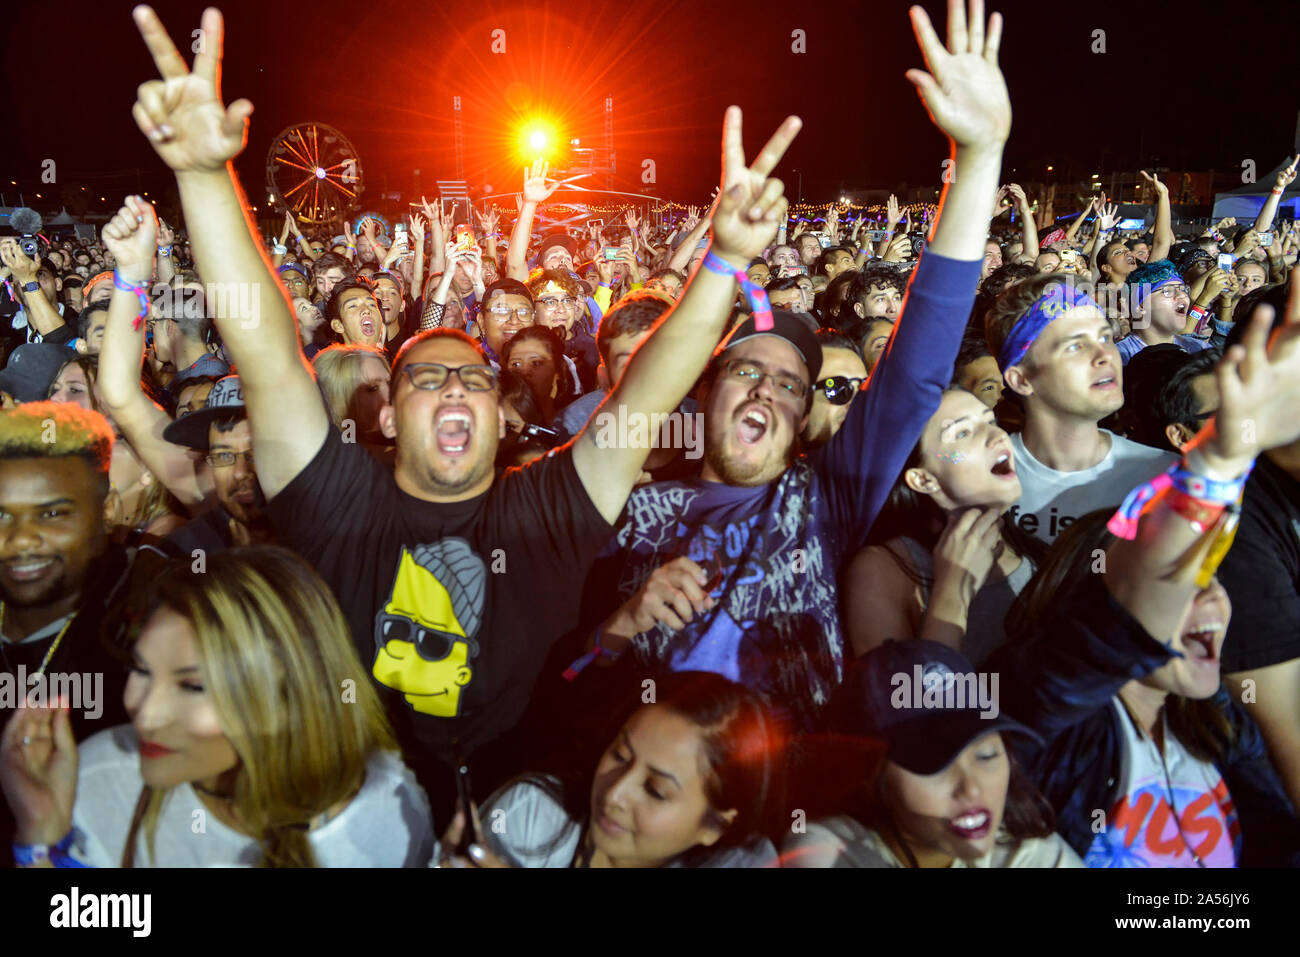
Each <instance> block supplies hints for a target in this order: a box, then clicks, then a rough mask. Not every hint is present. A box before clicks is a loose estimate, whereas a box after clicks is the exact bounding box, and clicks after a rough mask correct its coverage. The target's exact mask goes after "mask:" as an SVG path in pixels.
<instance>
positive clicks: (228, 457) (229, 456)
mask: <svg viewBox="0 0 1300 957" xmlns="http://www.w3.org/2000/svg"><path fill="white" fill-rule="evenodd" d="M239 459H243V460H244V464H245V465H247V466H248V467H249V468H250V469H251V468H253V450H252V449H249V450H248V451H247V452H209V453H208V454H207V455H205V456H203V460H204V461H205V462H207V463H208V464H209V465H210V466H212V467H213V468H214V469H228V468H230V467H231V466H233V465H234V464H235V462H237V461H238V460H239Z"/></svg>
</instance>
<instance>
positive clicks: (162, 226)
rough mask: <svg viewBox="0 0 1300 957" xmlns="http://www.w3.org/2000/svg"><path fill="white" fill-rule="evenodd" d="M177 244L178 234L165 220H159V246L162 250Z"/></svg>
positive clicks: (150, 205) (119, 259)
mask: <svg viewBox="0 0 1300 957" xmlns="http://www.w3.org/2000/svg"><path fill="white" fill-rule="evenodd" d="M149 208H150V209H152V208H153V204H152V203H151V204H149ZM175 242H176V233H175V232H174V231H173V230H172V228H171V227H170V226H168V225H167V222H166V221H165V220H162V219H159V220H158V246H159V247H160V248H161V247H163V246H170V245H172V244H173V243H175ZM121 261H122V258H121V257H120V256H119V257H118V262H119V263H120V262H121Z"/></svg>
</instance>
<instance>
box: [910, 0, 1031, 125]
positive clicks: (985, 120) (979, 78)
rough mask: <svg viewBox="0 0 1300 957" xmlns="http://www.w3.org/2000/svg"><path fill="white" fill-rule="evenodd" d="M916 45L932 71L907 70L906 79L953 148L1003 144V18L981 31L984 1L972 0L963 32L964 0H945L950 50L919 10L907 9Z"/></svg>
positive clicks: (1007, 116) (1007, 113)
mask: <svg viewBox="0 0 1300 957" xmlns="http://www.w3.org/2000/svg"><path fill="white" fill-rule="evenodd" d="M909 12H910V14H911V18H912V29H913V30H914V31H915V33H916V42H917V45H918V46H920V48H921V52H922V54H924V56H925V64H926V66H927V67H929V70H930V72H929V73H927V72H925V71H924V70H908V71H907V78H908V79H909V80H910V81H911V82H912V83H913V84H914V85H915V86H916V89H917V92H918V93H919V94H920V95H921V99H922V100H923V101H924V102H925V107H926V109H927V110H929V111H930V119H931V120H932V121H933V122H934V125H935V126H937V127H939V129H940V130H942V131H943V132H944V133H946V134H947V135H948V137H949V138H950V139H951V140H952V141H953V142H954V143H955V144H956V145H957V146H967V147H979V146H999V147H1000V146H1001V145H1002V144H1003V143H1005V142H1006V139H1007V136H1008V135H1010V133H1011V97H1010V96H1009V95H1008V93H1007V84H1006V82H1005V81H1004V80H1003V78H1002V71H1001V70H999V69H998V47H999V45H1000V44H1001V42H1002V15H1001V14H1000V13H995V14H993V15H992V16H991V17H989V22H988V31H987V33H986V32H985V28H984V0H970V23H969V30H968V28H967V17H966V12H965V10H964V9H963V4H962V0H948V47H947V49H944V46H943V44H942V43H940V42H939V37H938V35H937V34H936V33H935V32H934V27H933V26H932V25H931V23H930V17H929V16H928V15H927V14H926V12H925V11H924V10H923V9H921V8H920V7H912V8H911V10H910V11H909Z"/></svg>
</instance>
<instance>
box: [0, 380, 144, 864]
mask: <svg viewBox="0 0 1300 957" xmlns="http://www.w3.org/2000/svg"><path fill="white" fill-rule="evenodd" d="M51 424H52V427H51ZM51 438H52V439H53V441H51ZM112 449H113V432H112V429H111V427H110V426H109V424H108V421H107V420H106V419H105V418H104V417H103V416H102V415H100V414H99V413H98V412H91V411H89V410H87V409H82V408H80V407H79V406H76V405H73V404H71V403H54V402H32V403H27V404H25V405H22V406H20V407H19V408H17V409H13V410H10V411H5V412H0V600H2V601H0V724H4V723H7V721H8V719H9V715H10V712H11V711H12V710H13V709H14V708H15V707H17V702H18V701H19V700H23V701H26V700H28V695H29V694H30V695H35V694H37V693H38V691H40V693H41V700H40V701H39V702H37V701H36V699H35V698H33V699H31V700H33V703H46V704H48V703H51V698H50V696H49V695H48V694H46V693H45V690H41V689H46V690H48V689H49V688H50V687H51V679H54V678H55V677H56V676H68V677H77V676H79V679H80V682H81V685H80V687H81V697H82V700H81V701H80V702H70V703H73V704H77V707H76V708H74V709H73V710H71V712H70V713H69V717H70V718H71V721H72V731H73V735H74V736H75V737H76V739H77V740H78V741H81V740H84V739H85V738H87V737H89V736H90V735H92V734H94V733H95V732H97V731H99V730H101V729H104V728H110V727H112V726H114V725H116V724H121V723H122V722H124V721H125V720H126V712H125V711H124V709H123V706H122V691H123V688H124V685H125V670H124V669H123V668H122V663H121V662H120V661H119V660H117V659H115V658H114V657H113V655H112V654H111V652H110V649H109V648H108V647H107V646H105V645H104V644H102V643H101V641H100V635H101V627H103V626H104V625H105V624H106V622H105V618H106V614H105V612H106V609H107V608H108V607H109V605H110V603H111V599H112V597H113V596H114V593H115V592H116V591H117V590H118V589H119V587H120V586H121V585H122V583H123V582H124V581H125V580H126V578H127V576H128V572H129V568H130V561H129V554H128V552H127V551H126V550H125V549H124V548H122V547H120V546H116V545H112V544H111V543H110V541H109V537H108V529H109V526H108V521H107V514H106V510H105V503H106V502H107V500H108V493H109V481H108V466H109V460H110V458H111V456H112ZM38 674H39V675H40V676H41V678H40V679H37V678H36V676H37V675H38ZM65 680H66V678H61V679H60V684H62V682H63V681H65ZM92 693H93V695H94V697H95V700H93V701H92V700H89V698H90V696H91V695H92ZM13 831H14V822H13V818H12V816H11V813H10V811H9V805H8V804H7V803H6V802H3V801H0V846H3V847H6V848H7V847H8V846H9V844H10V843H12V839H13Z"/></svg>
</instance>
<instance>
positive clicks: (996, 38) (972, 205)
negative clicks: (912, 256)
mask: <svg viewBox="0 0 1300 957" xmlns="http://www.w3.org/2000/svg"><path fill="white" fill-rule="evenodd" d="M982 8H983V4H982V2H981V0H972V3H971V18H970V19H971V27H970V30H969V32H968V31H967V27H966V12H965V10H964V9H963V8H962V6H961V3H960V0H952V2H950V3H949V7H948V36H949V49H945V48H944V46H943V44H942V43H941V42H940V41H939V38H938V36H937V35H936V34H935V31H934V27H933V26H932V25H931V23H930V19H929V17H927V16H926V14H925V11H923V10H922V9H921V8H920V7H913V8H912V11H911V15H912V26H913V29H914V30H915V33H916V38H917V43H918V44H919V46H920V48H921V51H922V53H923V54H924V56H925V60H926V63H927V65H928V66H929V67H930V72H928V73H927V72H925V71H923V70H909V71H908V72H907V78H908V79H909V80H911V81H912V83H913V84H915V86H916V87H917V90H918V92H919V93H920V95H921V99H922V101H923V102H924V104H925V106H926V109H927V110H928V111H929V113H930V117H931V119H932V120H933V122H934V124H935V125H936V126H937V127H938V128H939V129H940V130H941V131H942V132H944V133H946V134H947V135H948V138H949V141H950V144H951V150H952V154H951V155H952V159H953V160H954V167H955V171H956V175H955V176H952V177H950V179H951V181H950V182H948V183H947V184H946V185H945V186H944V192H943V196H942V198H941V199H940V202H939V212H938V215H937V222H936V224H935V227H934V235H933V237H932V238H931V240H930V243H929V244H928V245H927V246H926V249H925V251H924V252H923V253H922V254H921V259H920V261H919V262H918V264H917V267H916V270H915V271H914V272H913V274H912V278H911V280H910V281H909V283H908V287H907V294H906V297H905V298H904V301H903V310H902V313H901V314H900V315H899V318H898V322H896V323H895V325H894V332H893V333H892V334H891V336H890V341H889V344H888V345H887V346H886V348H885V352H884V354H883V355H882V356H881V359H880V361H879V362H878V363H877V365H876V368H875V370H874V371H873V372H872V375H871V379H870V381H869V382H868V384H867V386H866V391H865V393H864V394H863V395H862V396H859V397H858V398H857V399H856V400H855V401H854V402H853V404H852V405H851V406H849V413H848V416H847V417H846V418H845V420H844V424H843V425H842V426H841V427H840V430H839V431H838V432H837V433H836V434H835V437H834V438H832V439H831V441H830V442H829V443H827V444H826V445H825V446H823V447H822V449H821V452H820V455H819V456H818V457H817V458H816V459H815V463H816V467H817V469H818V470H819V472H820V474H821V475H822V476H823V477H824V479H825V489H826V496H827V503H828V505H829V507H830V508H831V509H832V510H833V512H834V513H835V515H836V519H837V521H838V522H839V523H840V524H841V526H842V527H845V528H846V529H849V530H850V535H851V537H852V541H851V542H850V545H851V546H852V547H854V548H856V547H857V546H858V545H860V544H861V542H862V540H863V539H865V537H866V535H867V532H868V531H869V529H870V526H871V524H872V522H874V520H875V516H876V515H877V514H878V513H879V511H880V508H881V506H882V505H883V503H884V501H885V497H886V496H887V495H888V494H889V490H890V488H891V487H892V486H893V484H894V481H895V480H896V479H897V478H898V475H899V473H900V472H901V471H902V470H903V465H904V463H905V462H906V460H907V456H908V455H909V454H910V452H911V450H912V447H913V446H914V445H915V443H916V440H917V437H918V436H920V434H921V431H922V430H923V429H924V428H925V423H926V422H927V421H928V420H929V418H930V416H931V415H933V414H934V410H935V409H937V408H938V407H939V400H940V398H941V397H942V395H943V390H944V388H946V387H947V385H948V383H949V381H950V380H951V377H952V365H953V362H954V361H955V360H956V358H957V350H958V348H959V347H960V345H961V337H962V332H963V330H964V329H965V326H966V320H967V319H968V317H969V316H970V310H971V307H972V305H973V304H974V301H975V291H976V285H977V284H978V282H979V268H980V264H981V262H982V260H983V258H984V243H985V241H986V239H987V238H988V232H987V230H988V217H989V209H990V207H991V205H992V202H993V199H994V196H995V195H996V194H997V192H998V174H999V172H1000V171H1001V165H1002V148H1003V146H1004V144H1005V143H1006V140H1007V136H1008V135H1009V133H1010V130H1011V100H1010V97H1009V96H1008V94H1007V88H1006V83H1005V82H1004V80H1003V78H1002V71H1001V70H1000V69H999V68H998V62H997V55H998V46H999V42H1000V40H1001V36H1002V17H1001V16H1000V15H999V14H996V13H995V14H993V15H992V16H991V17H990V18H989V21H988V32H987V35H986V33H985V29H984V27H985V24H984V19H983V9H982ZM900 238H904V237H900Z"/></svg>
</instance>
